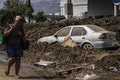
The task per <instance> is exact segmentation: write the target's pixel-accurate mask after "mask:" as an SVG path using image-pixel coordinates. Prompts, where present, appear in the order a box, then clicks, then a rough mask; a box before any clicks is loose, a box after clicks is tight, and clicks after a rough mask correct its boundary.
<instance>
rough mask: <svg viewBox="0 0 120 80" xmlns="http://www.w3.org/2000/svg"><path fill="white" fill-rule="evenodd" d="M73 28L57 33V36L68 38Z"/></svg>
mask: <svg viewBox="0 0 120 80" xmlns="http://www.w3.org/2000/svg"><path fill="white" fill-rule="evenodd" d="M70 29H71V28H64V29H62V30H60V31H59V32H58V33H57V36H67V35H68V34H69V32H70Z"/></svg>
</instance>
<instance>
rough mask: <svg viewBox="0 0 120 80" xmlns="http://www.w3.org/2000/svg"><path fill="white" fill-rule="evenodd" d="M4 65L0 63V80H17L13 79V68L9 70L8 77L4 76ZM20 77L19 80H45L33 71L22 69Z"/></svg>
mask: <svg viewBox="0 0 120 80" xmlns="http://www.w3.org/2000/svg"><path fill="white" fill-rule="evenodd" d="M5 66H6V65H5V64H2V63H0V80H17V79H16V78H15V77H14V66H13V67H12V69H11V73H10V75H9V76H6V75H5V74H4V71H5ZM20 75H21V76H22V78H21V79H20V80H45V79H43V78H40V77H39V76H38V75H37V74H36V73H35V72H34V71H32V70H28V69H25V68H22V69H21V71H20Z"/></svg>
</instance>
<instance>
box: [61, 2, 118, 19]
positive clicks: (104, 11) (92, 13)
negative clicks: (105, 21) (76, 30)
mask: <svg viewBox="0 0 120 80" xmlns="http://www.w3.org/2000/svg"><path fill="white" fill-rule="evenodd" d="M67 2H68V0H61V1H60V7H61V15H64V16H66V14H65V9H66V7H65V4H66V3H67ZM71 2H72V3H73V17H76V18H77V17H78V18H86V17H98V16H113V15H115V16H117V15H120V6H119V4H120V3H119V2H120V0H72V1H71ZM66 18H67V17H66Z"/></svg>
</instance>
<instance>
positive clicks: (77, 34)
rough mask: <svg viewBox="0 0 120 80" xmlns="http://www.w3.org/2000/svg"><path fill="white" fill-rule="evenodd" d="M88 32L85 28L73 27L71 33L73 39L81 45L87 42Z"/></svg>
mask: <svg viewBox="0 0 120 80" xmlns="http://www.w3.org/2000/svg"><path fill="white" fill-rule="evenodd" d="M86 34H87V31H86V30H85V29H84V28H83V27H73V28H72V32H71V38H72V40H73V41H74V42H76V43H79V44H80V43H81V42H83V41H84V40H86Z"/></svg>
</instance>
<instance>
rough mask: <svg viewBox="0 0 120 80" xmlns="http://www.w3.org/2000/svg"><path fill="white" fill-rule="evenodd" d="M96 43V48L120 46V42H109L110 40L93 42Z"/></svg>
mask: <svg viewBox="0 0 120 80" xmlns="http://www.w3.org/2000/svg"><path fill="white" fill-rule="evenodd" d="M93 45H94V48H105V49H109V48H111V49H113V48H119V47H120V44H119V43H118V42H116V41H114V42H113V41H112V42H109V41H99V42H94V43H93Z"/></svg>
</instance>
